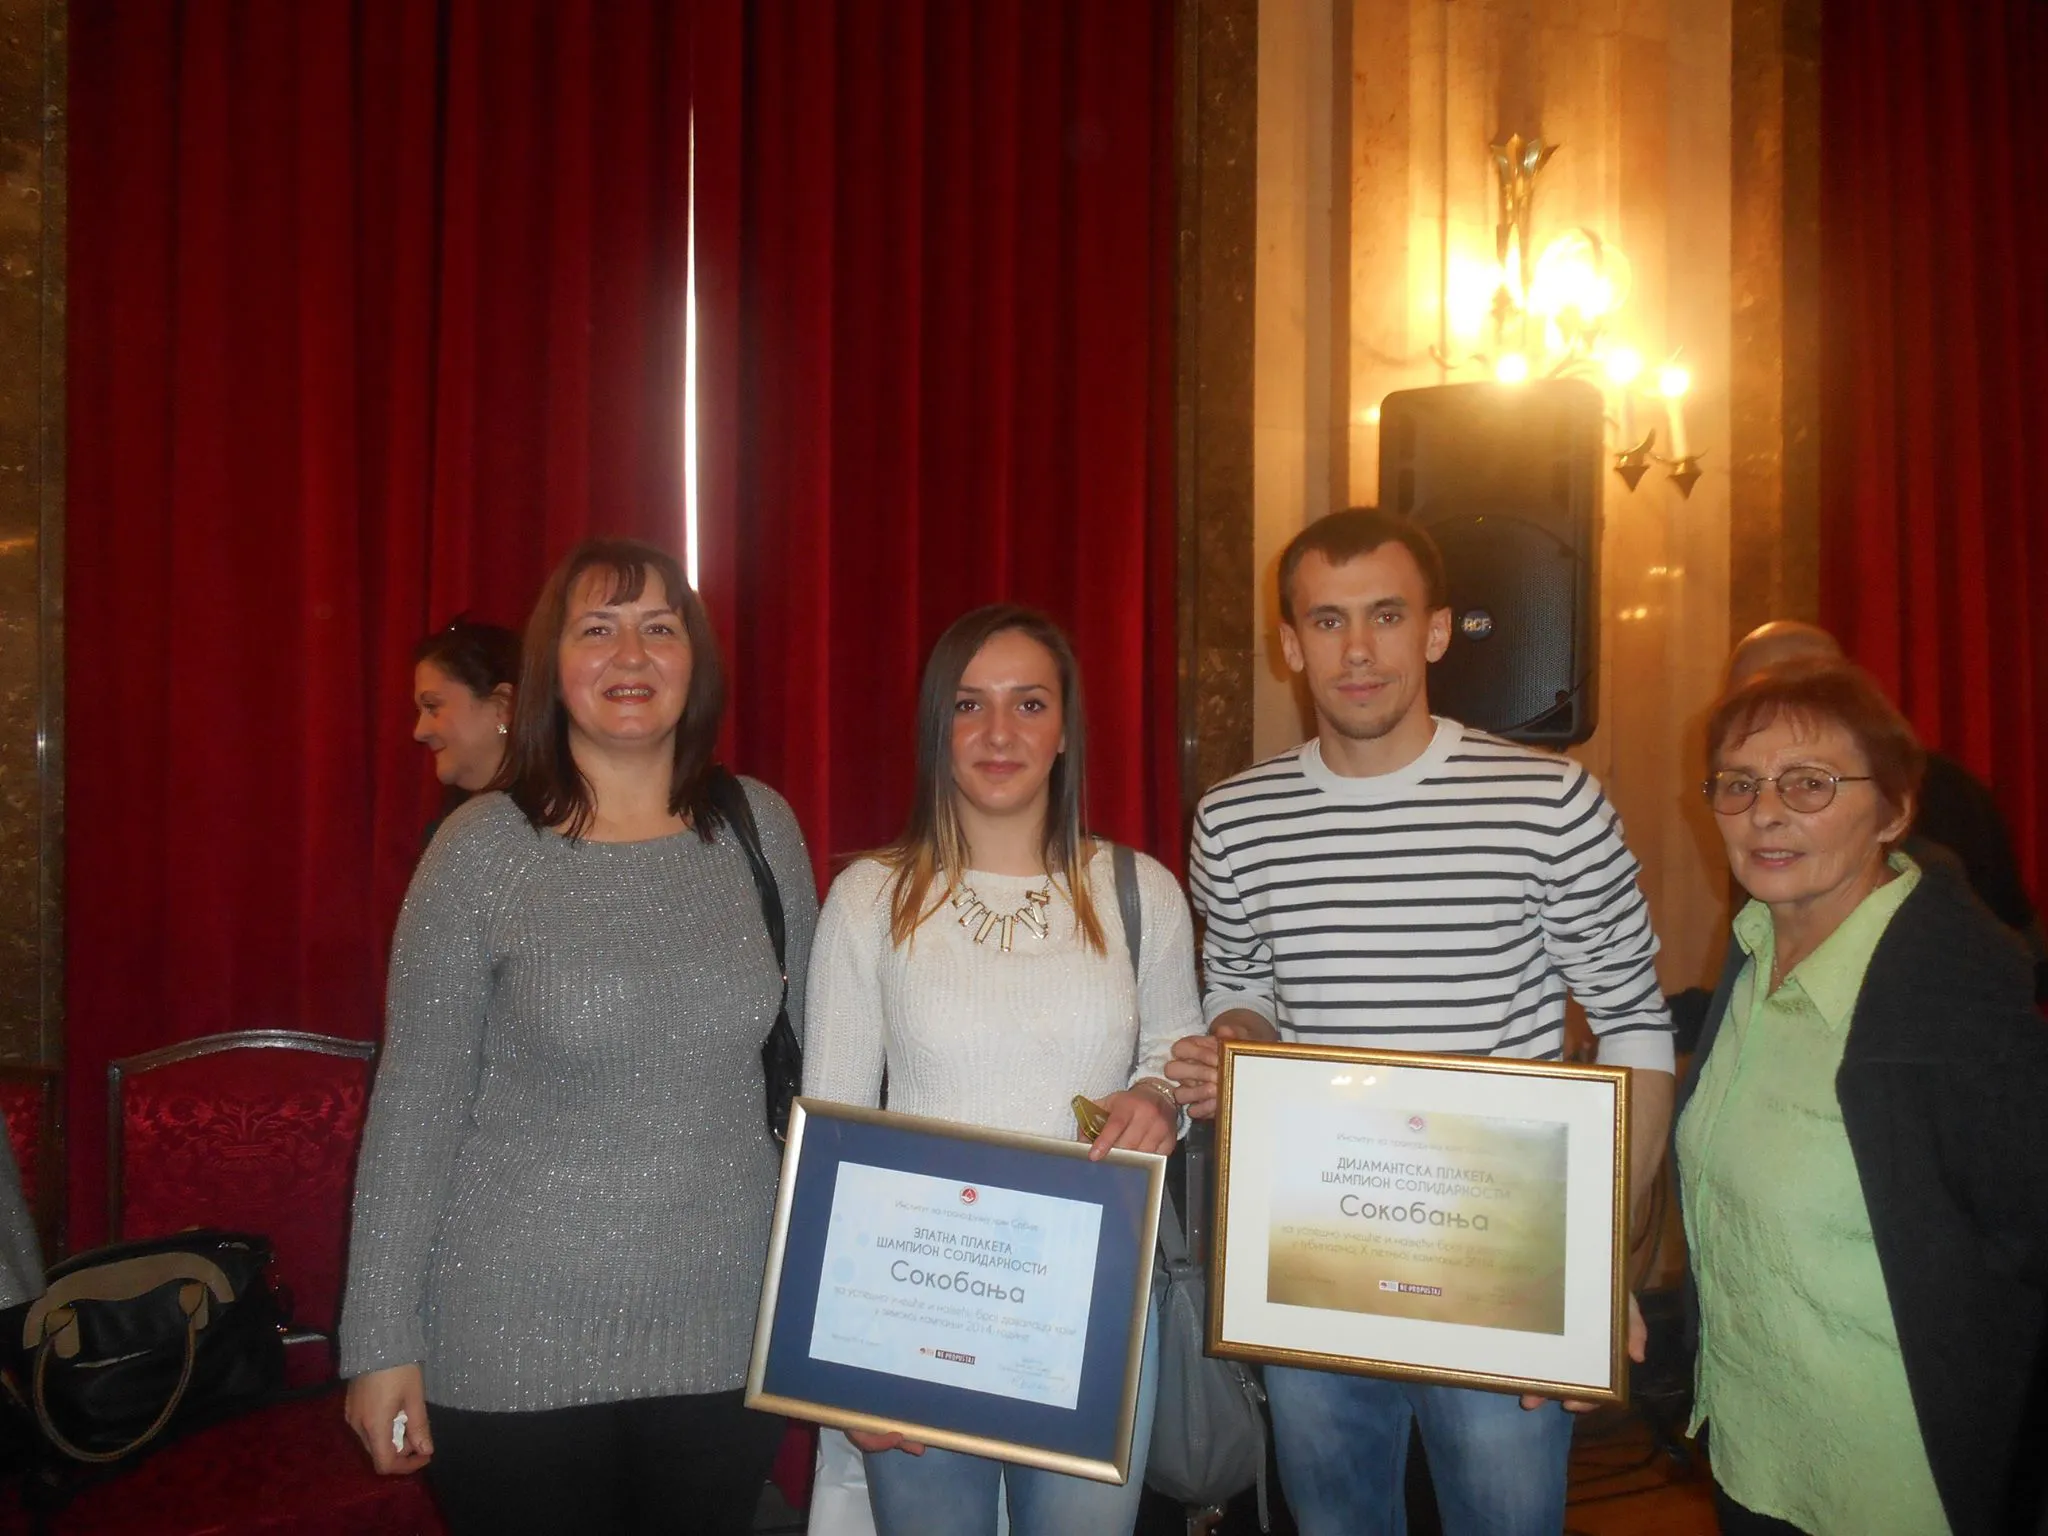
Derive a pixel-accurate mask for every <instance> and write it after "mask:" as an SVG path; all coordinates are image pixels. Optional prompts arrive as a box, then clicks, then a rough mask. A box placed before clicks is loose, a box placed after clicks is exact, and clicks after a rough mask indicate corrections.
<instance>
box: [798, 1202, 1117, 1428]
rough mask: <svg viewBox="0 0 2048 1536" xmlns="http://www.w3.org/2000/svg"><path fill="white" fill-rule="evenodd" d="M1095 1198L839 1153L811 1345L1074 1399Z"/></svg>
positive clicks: (1069, 1403)
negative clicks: (935, 1173) (963, 1178)
mask: <svg viewBox="0 0 2048 1536" xmlns="http://www.w3.org/2000/svg"><path fill="white" fill-rule="evenodd" d="M1101 1234H1102V1207H1101V1206H1100V1205H1098V1204H1095V1203H1093V1202H1091V1201H1085V1200H1067V1199H1063V1198H1061V1197H1059V1196H1056V1195H1034V1194H1027V1193H1026V1192H1024V1191H1022V1190H1016V1189H1002V1188H998V1187H996V1186H993V1185H987V1184H980V1185H963V1184H959V1183H956V1182H952V1181H949V1180H946V1179H938V1178H933V1177H932V1176H931V1175H929V1174H923V1173H905V1172H903V1171H901V1170H899V1169H894V1168H876V1167H872V1166H870V1165H868V1164H866V1163H841V1164H840V1165H839V1169H838V1176H837V1181H836V1183H835V1184H834V1187H833V1192H832V1215H831V1219H830V1221H829V1223H828V1225H827V1227H826V1231H825V1260H824V1264H823V1268H822V1274H821V1276H820V1281H819V1285H818V1309H817V1313H816V1316H815V1318H814V1320H813V1322H812V1325H811V1357H812V1358H813V1359H816V1360H829V1361H832V1362H833V1363H835V1364H838V1365H852V1366H858V1367H860V1368H861V1369H863V1370H869V1371H882V1372H886V1373H887V1374H889V1375H892V1376H908V1377H912V1378H914V1379H916V1380H919V1381H932V1382H941V1383H943V1384H945V1385H946V1386H952V1387H965V1388H966V1389H967V1390H969V1391H972V1392H989V1393H993V1394H995V1395H996V1396H999V1397H1011V1398H1019V1399H1022V1400H1023V1401H1025V1402H1031V1403H1043V1404H1047V1405H1050V1406H1052V1407H1057V1408H1067V1409H1071V1408H1073V1406H1074V1405H1075V1403H1076V1401H1077V1400H1078V1399H1079V1396H1080V1390H1081V1360H1082V1355H1083V1353H1084V1350H1085V1346H1086V1344H1087V1342H1088V1309H1089V1303H1090V1301H1091V1299H1092V1298H1093V1295H1094V1290H1095V1249H1096V1244H1097V1242H1098V1241H1099V1239H1100V1237H1101Z"/></svg>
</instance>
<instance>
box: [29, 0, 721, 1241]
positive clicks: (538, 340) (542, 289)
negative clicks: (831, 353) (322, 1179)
mask: <svg viewBox="0 0 2048 1536" xmlns="http://www.w3.org/2000/svg"><path fill="white" fill-rule="evenodd" d="M70 17H71V60H72V81H71V181H70V187H71V215H70V217H71V246H70V285H71V305H70V314H71V321H70V326H71V330H70V366H71V374H70V502H69V508H68V529H67V532H68V549H67V562H68V581H67V622H68V644H67V669H68V680H67V690H66V721H67V729H68V736H69V739H68V743H67V746H68V750H67V763H68V771H67V786H66V792H67V812H68V816H67V820H68V859H69V864H68V882H69V892H70V900H69V903H68V923H69V928H68V947H69V954H70V966H69V1013H68V1020H67V1029H66V1038H67V1055H68V1060H67V1068H68V1074H69V1082H70V1116H69V1141H70V1154H71V1163H72V1175H73V1176H72V1192H73V1200H72V1207H71V1209H72V1231H73V1234H74V1237H75V1239H76V1240H80V1241H85V1242H90V1241H92V1240H94V1239H96V1238H97V1237H98V1236H99V1235H100V1233H101V1231H102V1230H103V1222H104V1198H103V1193H102V1191H103V1188H104V1185H103V1179H104V1162H105V1127H106V1120H105V1088H104V1084H105V1065H106V1062H107V1060H108V1059H109V1058H110V1057H113V1056H118V1055H122V1054H126V1053H128V1052H132V1051H136V1050H141V1049H144V1048H147V1047H150V1046H154V1045H158V1044H162V1043H165V1042H168V1041H172V1040H178V1039H184V1038H189V1037H191V1036H195V1035H201V1034H206V1033H210V1032H213V1031H217V1030H226V1029H240V1028H251V1027H258V1026H286V1027H292V1028H299V1029H311V1030H319V1031H326V1032H330V1033H335V1034H342V1035H353V1036H368V1035H374V1034H375V1033H376V1032H377V1030H378V1028H379V1025H380V1014H381V997H382V990H383V975H382V967H383V954H384V947H385V944H386V941H387V937H388V934H389V930H390V924H391V920H392V918H393V916H394V914H395V912H396V908H397V902H398V899H399V897H400V895H401V894H402V892H403V889H404V884H405V881H406V878H407V876H408V874H409V872H410V870H411V866H412V863H413V860H414V857H415V855H416V853H417V850H418V843H419V836H420V832H421V829H422V827H423V826H424V824H425V822H426V820H427V818H428V815H429V812H430V807H431V805H432V799H433V790H432V786H431V783H430V780H429V778H428V775H427V772H426V769H425V765H424V763H423V760H422V754H421V752H420V750H419V748H417V747H416V746H415V745H414V744H413V743H412V742H411V741H410V740H409V739H408V738H409V731H410V718H411V714H410V708H409V705H408V701H407V696H408V693H409V691H410V687H411V680H410V668H409V666H408V663H407V660H406V653H407V652H408V651H409V649H410V648H411V646H412V644H413V642H414V641H415V640H416V639H417V638H418V637H419V635H420V634H422V633H423V632H424V631H426V630H427V629H428V628H430V627H432V626H433V625H435V624H438V623H442V622H445V621H446V620H447V618H448V617H449V616H450V615H451V614H453V613H454V612H455V611H457V610H459V609H469V610H471V611H472V612H474V613H475V614H476V615H477V616H478V617H484V618H492V619H497V620H499V621H501V622H506V623H511V624H515V625H516V624H518V623H519V622H520V621H521V620H522V618H523V616H524V612H525V607H526V605H527V604H528V602H529V601H530V599H531V597H532V595H533V592H534V590H535V589H536V587H537V586H538V583H539V580H540V577H541V576H542V574H543V573H544V572H545V571H546V569H547V567H548V566H549V565H550V564H551V563H552V561H553V560H554V559H556V558H557V557H558V556H559V555H560V553H561V552H562V550H563V549H564V548H565V547H566V546H567V545H568V544H569V543H570V542H572V541H573V540H574V539H575V538H577V537H579V536H581V535H582V534H584V533H585V532H587V531H592V530H597V529H603V530H622V531H628V532H636V533H641V534H645V535H647V536H649V537H653V538H657V539H661V540H664V541H666V542H668V543H670V544H671V545H675V544H679V543H680V541H681V518H682V507H681V479H680V472H681V391H680V378H681V373H680V370H681V353H682V339H683V327H682V322H683V308H682V295H683V291H684V289H683V271H684V260H685V252H686V229H687V219H688V199H687V185H688V173H689V166H688V156H689V117H688V107H689V88H688V83H689V81H690V78H691V74H690V63H691V51H692V42H693V39H692V37H691V35H690V34H691V30H692V28H693V27H694V28H696V29H699V30H700V32H703V31H706V30H708V33H709V36H708V37H705V36H700V37H699V38H698V39H696V42H697V45H698V46H699V48H700V49H701V50H702V51H704V52H705V53H707V54H708V55H709V56H710V57H712V58H713V59H715V60H717V61H718V62H719V67H720V68H721V69H729V67H730V64H731V61H732V60H735V59H736V58H737V56H738V36H739V34H738V30H737V27H738V22H737V9H736V7H732V6H726V5H714V4H709V3H705V4H699V5H697V6H695V7H682V6H678V5H676V4H674V3H672V0H583V3H577V0H444V3H440V4H366V3H351V0H294V3H293V4H289V5H279V4H272V3H263V0H248V3H242V4H230V3H214V0H208V3H191V4H182V5H178V4H171V3H155V0H152V3H145V4H133V3H129V0H73V4H72V7H71V12H70ZM720 86H721V89H724V88H725V86H724V82H723V81H722V80H721V82H720ZM728 243H730V242H728ZM713 277H714V287H716V286H717V284H718V283H719V282H722V283H723V284H724V287H725V288H726V289H728V290H729V289H730V288H731V287H732V286H733V285H732V280H731V275H730V273H729V272H726V273H723V274H713ZM728 329H729V327H728ZM728 479H729V476H728ZM724 494H725V495H726V497H727V499H728V501H729V499H730V488H729V484H728V485H727V486H726V487H725V492H724ZM110 634H111V638H110Z"/></svg>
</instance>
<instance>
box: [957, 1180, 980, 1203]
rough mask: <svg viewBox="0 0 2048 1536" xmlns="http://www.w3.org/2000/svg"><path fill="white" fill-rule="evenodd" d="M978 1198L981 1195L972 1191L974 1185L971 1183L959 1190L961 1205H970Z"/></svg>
mask: <svg viewBox="0 0 2048 1536" xmlns="http://www.w3.org/2000/svg"><path fill="white" fill-rule="evenodd" d="M980 1198H981V1196H980V1195H978V1194H976V1193H975V1192H974V1186H973V1185H972V1184H970V1185H968V1186H967V1187H966V1188H965V1189H963V1190H961V1191H960V1203H961V1204H962V1205H972V1204H974V1202H975V1201H977V1200H979V1199H980Z"/></svg>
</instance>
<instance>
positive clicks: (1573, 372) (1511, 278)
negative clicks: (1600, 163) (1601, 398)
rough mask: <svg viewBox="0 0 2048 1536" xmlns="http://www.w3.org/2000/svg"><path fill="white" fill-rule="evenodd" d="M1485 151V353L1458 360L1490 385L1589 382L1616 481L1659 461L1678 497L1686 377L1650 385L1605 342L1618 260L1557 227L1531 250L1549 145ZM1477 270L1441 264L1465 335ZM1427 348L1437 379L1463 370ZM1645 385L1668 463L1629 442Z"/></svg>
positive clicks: (1691, 460)
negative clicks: (1488, 183)
mask: <svg viewBox="0 0 2048 1536" xmlns="http://www.w3.org/2000/svg"><path fill="white" fill-rule="evenodd" d="M1489 147H1490V148H1491V150H1492V153H1493V168H1494V174H1495V178H1496V182H1497V193H1498V200H1497V222H1496V223H1495V225H1494V265H1493V267H1492V269H1491V271H1490V272H1485V274H1484V280H1485V281H1488V282H1490V283H1491V284H1492V290H1493V291H1492V299H1491V302H1490V304H1489V305H1488V306H1487V309H1486V318H1487V319H1490V320H1491V322H1492V332H1493V345H1492V351H1491V353H1490V354H1489V353H1486V352H1474V353H1473V354H1472V355H1471V356H1470V357H1469V358H1467V359H1465V362H1466V363H1470V364H1476V365H1477V366H1479V367H1481V368H1484V369H1485V370H1486V371H1487V372H1488V373H1490V374H1491V375H1492V377H1493V378H1494V379H1496V380H1497V381H1499V382H1500V383H1502V384H1521V383H1524V382H1526V381H1527V380H1529V379H1531V378H1538V377H1541V378H1566V377H1582V378H1583V377H1590V378H1592V379H1593V381H1594V382H1595V383H1598V384H1600V385H1601V386H1602V387H1603V388H1604V389H1605V390H1606V392H1607V393H1608V394H1609V396H1610V397H1611V399H1612V400H1613V402H1614V414H1613V416H1612V417H1611V418H1610V419H1612V420H1613V422H1614V425H1615V435H1616V440H1617V443H1618V446H1617V447H1616V449H1615V450H1614V472H1615V474H1617V475H1618V476H1620V477H1621V481H1622V483H1623V484H1624V485H1626V486H1627V487H1628V488H1629V490H1631V491H1633V490H1635V488H1636V486H1637V484H1638V483H1639V482H1640V481H1641V480H1642V478H1643V476H1644V475H1645V474H1647V473H1648V472H1649V468H1650V466H1651V465H1652V464H1662V465H1664V466H1665V468H1666V470H1667V472H1668V474H1669V478H1670V480H1671V483H1672V484H1673V485H1674V486H1676V487H1677V488H1678V493H1679V494H1680V495H1681V496H1687V497H1689V496H1691V495H1692V488H1693V486H1695V485H1696V484H1698V483H1699V478H1700V455H1699V454H1698V453H1696V452H1694V451H1693V449H1692V447H1691V444H1690V442H1689V441H1688V439H1687V436H1686V430H1685V396H1686V394H1687V393H1688V392H1689V391H1690V390H1691V388H1692V375H1691V373H1690V371H1689V370H1687V369H1686V368H1684V367H1683V366H1681V365H1680V364H1679V363H1678V361H1677V359H1676V357H1675V356H1674V357H1673V358H1672V359H1671V360H1670V361H1667V362H1666V363H1665V364H1664V365H1663V366H1662V367H1661V368H1659V369H1658V370H1657V371H1656V374H1655V377H1654V379H1647V378H1646V377H1645V367H1644V362H1643V357H1642V354H1641V353H1640V352H1638V351H1637V350H1636V349H1635V348H1634V347H1632V346H1630V345H1628V344H1627V343H1626V342H1625V341H1624V340H1623V339H1622V338H1621V336H1620V335H1619V334H1617V322H1618V317H1619V314H1620V311H1621V309H1622V307H1623V306H1624V305H1626V304H1627V302H1628V298H1629V290H1630V288H1631V286H1632V277H1633V274H1632V272H1631V269H1630V267H1629V262H1628V258H1627V256H1625V255H1623V254H1622V252H1621V250H1620V248H1619V247H1617V246H1615V245H1613V244H1611V243H1610V242H1608V241H1606V240H1604V239H1602V238H1601V236H1600V235H1599V234H1598V233H1596V232H1595V231H1593V230H1590V229H1585V228H1574V229H1568V230H1566V231H1564V232H1563V233H1562V234H1560V235H1558V236H1556V237H1555V238H1553V239H1552V240H1550V241H1549V242H1548V243H1547V244H1546V245H1545V246H1544V247H1543V249H1542V250H1541V251H1540V252H1538V251H1536V250H1535V248H1534V245H1533V240H1532V232H1533V228H1534V224H1535V208H1536V178H1537V175H1538V173H1539V172H1541V171H1542V169H1543V167H1544V166H1546V165H1548V164H1549V163H1550V159H1551V157H1552V156H1553V155H1555V154H1556V153H1557V151H1558V149H1559V148H1560V147H1561V146H1559V145H1556V144H1546V143H1545V142H1544V141H1543V140H1542V139H1540V138H1524V137H1523V136H1522V135H1521V134H1519V133H1511V134H1508V135H1506V136H1505V137H1504V138H1501V139H1499V140H1497V141H1496V142H1495V143H1493V144H1492V145H1491V146H1489ZM1482 271H1483V262H1472V261H1468V262H1464V263H1453V264H1452V266H1451V268H1450V275H1451V278H1452V283H1451V286H1452V287H1453V288H1454V289H1456V290H1458V291H1456V292H1447V293H1445V294H1444V295H1443V296H1442V302H1443V303H1444V305H1445V306H1446V310H1447V312H1450V311H1456V312H1458V313H1462V314H1463V315H1465V316H1467V317H1468V318H1467V323H1469V324H1472V325H1473V328H1474V329H1477V328H1478V327H1479V326H1481V325H1484V323H1485V321H1484V320H1481V319H1480V316H1479V313H1478V300H1479V296H1480V294H1481V293H1483V292H1484V291H1485V289H1484V288H1483V287H1480V286H1479V280H1480V279H1481V276H1482ZM1468 334H1469V333H1468ZM1430 350H1431V352H1432V354H1433V355H1434V356H1435V357H1436V361H1437V363H1438V365H1439V366H1440V367H1442V368H1444V369H1445V370H1446V371H1451V370H1454V369H1456V368H1458V367H1460V366H1463V364H1460V363H1454V362H1452V361H1451V360H1450V359H1449V358H1447V357H1445V356H1443V354H1442V353H1441V352H1440V351H1438V350H1437V349H1436V348H1434V347H1433V348H1431V349H1430ZM1650 384H1654V386H1655V392H1654V397H1653V398H1655V399H1657V400H1661V401H1662V404H1663V415H1664V422H1663V426H1664V429H1665V431H1666V432H1667V433H1668V442H1669V447H1670V450H1671V451H1670V453H1669V455H1668V456H1667V455H1660V454H1659V453H1658V452H1657V451H1656V449H1657V433H1658V428H1657V426H1656V425H1654V424H1653V425H1650V426H1648V427H1646V428H1645V429H1644V430H1643V432H1642V435H1641V436H1640V437H1638V436H1637V424H1636V404H1637V396H1638V394H1641V393H1646V392H1647V391H1646V386H1647V385H1650Z"/></svg>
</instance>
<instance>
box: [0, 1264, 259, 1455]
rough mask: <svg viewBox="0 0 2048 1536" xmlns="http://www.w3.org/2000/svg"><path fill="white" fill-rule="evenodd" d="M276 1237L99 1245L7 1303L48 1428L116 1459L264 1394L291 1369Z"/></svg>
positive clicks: (11, 1360) (78, 1449) (15, 1371)
mask: <svg viewBox="0 0 2048 1536" xmlns="http://www.w3.org/2000/svg"><path fill="white" fill-rule="evenodd" d="M270 1257H271V1249H270V1242H269V1240H268V1239H267V1238H262V1237H257V1236H254V1235H252V1234H249V1233H244V1232H217V1231H207V1230H194V1231H190V1232H180V1233H178V1234H176V1235H175V1236H172V1237H159V1238H152V1239H149V1240H147V1241H144V1242H134V1243H117V1244H115V1245H113V1246H111V1247H107V1248H95V1249H93V1250H91V1251H89V1252H86V1253H81V1254H77V1255H75V1256H74V1257H72V1258H70V1259H67V1260H65V1261H64V1262H63V1263H61V1264H59V1265H57V1266H56V1267H54V1268H53V1269H51V1271H50V1272H49V1283H48V1287H47V1288H46V1289H45V1290H44V1292H43V1294H42V1295H41V1296H39V1297H37V1298H36V1299H35V1300H34V1301H30V1302H24V1303H22V1304H20V1305H18V1306H14V1307H10V1308H8V1309H7V1310H6V1311H5V1312H0V1353H4V1357H5V1358H6V1360H7V1361H8V1374H9V1377H10V1379H11V1381H12V1382H13V1384H14V1387H15V1390H16V1391H17V1392H18V1393H19V1394H20V1395H21V1399H22V1401H23V1402H24V1403H25V1404H26V1405H27V1406H28V1407H29V1408H30V1409H31V1410H32V1411H33V1413H34V1415H35V1422H36V1426H37V1429H38V1430H39V1432H40V1435H41V1438H42V1440H43V1441H44V1442H45V1443H46V1444H47V1445H48V1446H50V1447H51V1448H53V1449H55V1450H57V1451H59V1452H61V1453H62V1454H63V1455H65V1456H67V1457H69V1458H71V1459H72V1460H73V1461H79V1462H87V1463H95V1464H98V1463H108V1462H115V1461H120V1460H122V1459H124V1458H126V1457H129V1456H132V1455H134V1454H135V1453H137V1452H138V1451H140V1450H142V1449H143V1448H144V1447H145V1446H148V1445H149V1444H150V1443H151V1442H153V1441H156V1440H158V1439H160V1438H162V1437H164V1436H166V1435H170V1434H182V1433H184V1432H185V1431H187V1430H191V1429H197V1428H199V1427H201V1426H202V1425H205V1424H212V1423H215V1422H218V1421H219V1420H221V1419H224V1418H227V1417H229V1416H231V1415H233V1414H235V1413H239V1412H242V1411H244V1410H246V1409H249V1408H254V1407H257V1406H260V1405H261V1404H262V1403H264V1402H266V1401H268V1400H269V1399H270V1398H272V1397H274V1396H275V1395H276V1394H277V1392H278V1390H279V1388H280V1387H281V1386H282V1385H283V1382H284V1338H283V1334H282V1331H281V1325H282V1323H283V1317H282V1315H281V1312H280V1309H279V1307H278V1304H277V1301H276V1298H275V1297H274V1296H273V1295H272V1294H271V1290H270V1286H269V1281H268V1277H267V1275H266V1270H267V1269H268V1268H269V1265H270Z"/></svg>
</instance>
